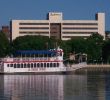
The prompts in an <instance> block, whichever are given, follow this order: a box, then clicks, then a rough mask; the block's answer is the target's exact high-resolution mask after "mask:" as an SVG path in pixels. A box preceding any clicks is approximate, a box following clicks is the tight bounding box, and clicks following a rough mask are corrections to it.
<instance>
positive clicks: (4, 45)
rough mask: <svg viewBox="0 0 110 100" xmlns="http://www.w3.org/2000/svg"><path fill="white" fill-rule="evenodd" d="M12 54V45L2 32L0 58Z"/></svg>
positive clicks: (0, 33) (0, 34)
mask: <svg viewBox="0 0 110 100" xmlns="http://www.w3.org/2000/svg"><path fill="white" fill-rule="evenodd" d="M9 53H10V45H9V41H8V38H7V37H6V35H5V34H4V33H2V32H0V57H5V56H6V55H9Z"/></svg>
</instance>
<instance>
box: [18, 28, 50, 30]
mask: <svg viewBox="0 0 110 100" xmlns="http://www.w3.org/2000/svg"><path fill="white" fill-rule="evenodd" d="M19 29H26V30H27V29H29V30H30V29H33V30H34V29H49V27H19Z"/></svg>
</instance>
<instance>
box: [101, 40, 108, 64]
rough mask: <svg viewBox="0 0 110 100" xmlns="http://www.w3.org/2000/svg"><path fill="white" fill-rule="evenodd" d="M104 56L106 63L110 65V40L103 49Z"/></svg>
mask: <svg viewBox="0 0 110 100" xmlns="http://www.w3.org/2000/svg"><path fill="white" fill-rule="evenodd" d="M102 56H103V59H104V62H105V63H108V62H109V63H110V40H107V41H105V42H104V45H103V48H102Z"/></svg>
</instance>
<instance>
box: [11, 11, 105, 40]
mask: <svg viewBox="0 0 110 100" xmlns="http://www.w3.org/2000/svg"><path fill="white" fill-rule="evenodd" d="M93 33H99V34H100V35H102V36H103V37H104V38H105V14H104V13H97V14H96V19H95V20H63V14H62V13H58V12H49V14H48V17H47V19H46V20H12V21H11V34H12V35H11V39H12V40H14V39H15V38H16V37H19V36H24V35H41V36H48V37H54V38H56V39H61V40H68V39H71V38H75V37H84V38H87V37H88V36H90V35H91V34H93Z"/></svg>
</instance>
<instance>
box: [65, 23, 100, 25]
mask: <svg viewBox="0 0 110 100" xmlns="http://www.w3.org/2000/svg"><path fill="white" fill-rule="evenodd" d="M63 25H98V23H63Z"/></svg>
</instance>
